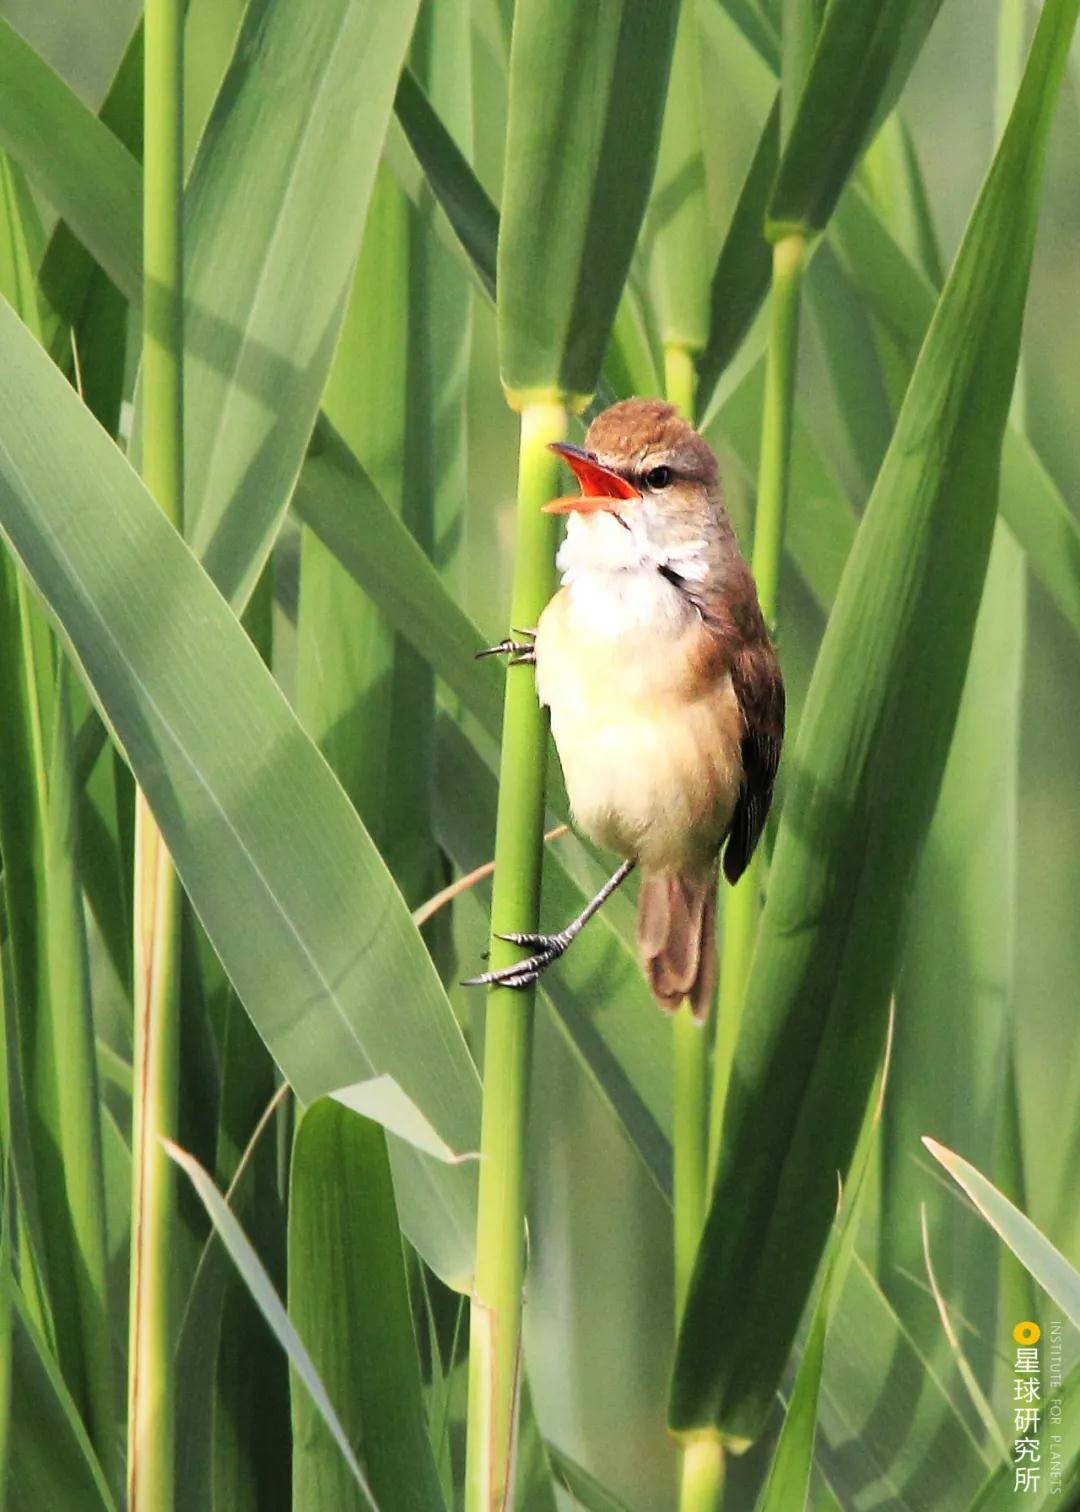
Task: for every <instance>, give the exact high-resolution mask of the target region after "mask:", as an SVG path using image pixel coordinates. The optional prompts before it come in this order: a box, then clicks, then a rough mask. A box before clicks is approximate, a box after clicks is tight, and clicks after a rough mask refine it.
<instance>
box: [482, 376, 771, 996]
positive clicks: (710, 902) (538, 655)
mask: <svg viewBox="0 0 1080 1512" xmlns="http://www.w3.org/2000/svg"><path fill="white" fill-rule="evenodd" d="M552 449H553V450H554V451H556V452H558V453H559V454H560V455H561V456H562V457H564V458H565V460H566V461H567V463H568V464H569V465H570V467H571V468H572V469H573V471H574V473H575V475H576V477H577V480H578V482H579V484H580V486H581V495H580V497H573V498H565V499H556V500H553V501H552V502H551V503H550V504H547V505H545V506H544V507H545V508H546V509H547V510H550V511H557V512H559V513H565V514H567V515H568V521H567V530H566V536H565V539H564V541H563V543H562V546H561V547H560V549H559V553H558V557H557V559H556V561H557V565H558V567H559V570H560V572H561V575H562V586H561V588H560V589H559V591H558V592H557V593H556V594H555V597H554V598H553V599H552V600H551V602H550V603H549V604H548V606H547V608H546V609H545V610H544V612H543V614H542V615H541V617H540V621H539V624H538V625H537V626H536V628H535V630H529V631H518V632H515V633H517V634H523V635H525V636H527V637H528V639H527V640H526V641H516V640H514V639H512V638H508V639H507V640H505V641H503V642H501V643H500V644H499V645H498V646H493V647H491V648H490V650H489V651H487V652H484V653H481V654H483V655H490V654H494V653H496V652H505V653H508V654H509V656H510V659H511V661H512V662H513V663H515V664H520V663H523V662H531V663H534V664H535V669H536V689H537V694H538V696H539V698H540V701H541V703H543V704H546V705H547V707H548V709H549V711H550V715H551V731H552V734H553V736H554V739H555V745H556V749H557V750H558V753H559V759H560V761H561V763H562V768H563V774H564V776H565V779H566V789H567V793H568V794H569V797H570V806H571V810H572V813H573V818H574V823H575V825H576V827H577V828H578V829H580V830H581V831H582V832H583V833H584V834H585V835H587V836H588V837H589V838H590V839H591V840H593V841H595V842H596V843H597V844H598V845H601V846H603V847H605V848H606V849H608V850H612V851H615V852H616V853H617V854H618V855H621V856H622V857H623V858H624V860H623V863H622V865H621V866H620V867H619V869H618V871H616V872H615V874H614V876H613V877H612V878H611V879H610V880H609V881H608V882H607V883H606V884H605V885H604V887H603V888H602V889H601V890H600V892H599V893H598V894H597V895H596V897H595V898H593V899H592V900H591V902H590V903H589V904H588V906H587V907H586V908H585V909H584V910H583V912H582V913H581V914H580V915H579V916H578V917H577V918H576V919H574V920H573V921H572V922H571V923H570V924H568V925H567V926H566V928H565V929H562V930H560V931H559V932H558V933H557V934H551V935H544V934H515V935H504V936H503V938H504V939H509V940H511V941H512V942H513V943H514V944H517V945H519V946H521V947H523V948H527V949H529V950H531V951H532V952H533V954H531V955H530V956H529V957H528V959H526V960H523V961H519V962H518V963H516V964H515V965H512V966H508V967H505V968H503V969H502V970H500V971H488V972H484V973H483V974H482V975H480V976H477V977H473V978H471V979H470V981H471V982H473V983H477V984H479V983H487V982H495V983H500V984H502V985H504V986H509V987H524V986H527V985H528V984H529V983H531V982H534V981H535V980H536V979H537V977H538V976H539V975H540V973H541V972H542V971H544V970H545V969H546V968H547V967H548V966H549V965H551V963H552V962H553V961H555V960H557V959H558V957H559V956H561V955H562V953H563V951H564V950H565V949H566V948H567V946H568V945H569V944H570V942H571V941H572V940H573V939H574V938H575V936H576V935H577V934H578V933H579V932H580V930H581V929H582V927H583V926H584V925H585V924H586V923H587V922H588V920H589V919H590V918H592V916H593V914H594V913H596V911H597V910H598V909H599V908H600V907H601V905H602V904H603V903H604V902H605V901H606V899H607V898H609V897H610V896H611V894H612V893H613V892H614V891H615V889H616V888H617V887H618V886H619V885H620V883H621V882H623V881H624V879H625V878H626V877H627V876H628V875H629V873H630V872H631V870H632V869H633V868H634V867H635V866H637V867H640V869H641V874H642V876H641V897H640V903H639V907H638V929H637V935H638V947H639V953H640V957H641V963H642V967H643V969H644V971H645V974H646V976H647V978H648V981H649V985H650V986H651V988H652V991H653V994H654V996H655V997H656V1000H657V1001H658V1003H659V1004H660V1005H661V1007H663V1008H665V1009H668V1010H674V1009H676V1008H678V1006H679V1004H680V1003H681V1002H682V1001H683V999H684V998H688V999H689V1000H690V1003H691V1005H692V1007H693V1011H694V1013H695V1014H696V1015H697V1016H698V1017H703V1016H704V1015H705V1014H706V1013H707V1012H708V1006H709V1002H710V1000H711V997H712V993H713V987H714V982H715V958H714V946H713V932H714V918H715V906H716V888H717V871H718V867H719V864H720V859H721V855H722V858H723V871H724V875H725V876H726V877H727V879H728V881H729V882H732V883H734V882H736V881H737V880H738V879H739V877H740V876H741V875H742V873H743V872H744V871H745V869H746V866H747V864H748V862H749V860H750V857H751V856H752V855H753V852H754V847H755V846H756V845H757V843H758V841H759V840H760V838H761V832H762V830H763V829H764V826H765V820H766V817H767V815H768V812H769V805H770V803H771V801H772V794H773V783H774V781H775V779H776V772H777V767H778V765H779V762H780V749H781V745H782V743H783V737H784V683H783V678H782V676H781V673H780V664H779V662H778V660H777V656H776V651H775V649H774V648H773V644H772V642H771V640H770V639H769V635H768V631H767V629H766V626H765V622H764V619H763V618H762V614H761V608H760V606H759V604H758V596H757V590H756V588H755V585H754V580H753V577H752V576H751V574H750V569H749V567H748V566H747V565H746V562H745V561H744V560H743V558H742V556H741V555H740V553H739V548H738V544H737V543H736V540H735V532H734V531H733V529H732V527H731V521H730V520H729V518H728V515H727V511H726V510H725V508H724V504H723V499H722V495H721V489H720V483H719V479H718V475H717V465H716V458H715V457H714V456H713V453H712V451H711V450H710V448H709V446H708V445H707V443H706V442H705V441H704V440H703V439H702V437H701V436H700V435H699V434H698V433H697V431H695V430H694V429H693V428H692V427H691V426H690V425H688V424H687V422H686V421H685V420H683V419H682V418H681V417H680V416H679V414H678V413H677V411H676V410H675V408H674V407H673V406H672V405H670V404H665V403H663V402H662V401H660V400H656V399H627V400H624V401H623V402H622V403H620V404H615V405H613V406H612V407H611V408H610V409H608V410H605V411H604V413H603V414H601V415H599V416H597V418H596V419H595V420H594V421H593V423H592V425H591V426H590V427H589V431H588V434H587V435H586V437H585V446H584V449H582V448H580V447H575V446H570V445H566V444H556V445H555V446H553V448H552Z"/></svg>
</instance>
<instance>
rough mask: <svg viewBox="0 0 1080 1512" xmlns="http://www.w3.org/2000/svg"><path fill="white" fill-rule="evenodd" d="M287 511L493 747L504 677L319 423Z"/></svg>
mask: <svg viewBox="0 0 1080 1512" xmlns="http://www.w3.org/2000/svg"><path fill="white" fill-rule="evenodd" d="M292 507H293V512H294V513H295V514H296V516H297V518H298V519H300V520H301V521H302V522H303V523H304V524H305V525H307V526H308V527H310V529H311V530H313V531H314V532H315V533H316V534H317V535H318V536H319V538H320V540H321V541H323V542H324V544H325V545H326V546H327V547H328V548H329V549H330V550H331V551H332V552H333V553H334V556H335V557H336V558H337V559H338V560H339V561H340V562H341V563H342V564H343V565H344V566H345V567H346V569H347V570H348V572H349V573H350V575H351V576H352V577H353V578H355V579H356V581H357V583H359V585H360V587H361V588H363V590H364V592H365V593H367V594H368V595H369V596H370V597H371V599H372V601H373V602H374V603H375V604H376V606H377V607H378V608H379V610H380V611H381V613H382V614H384V615H385V616H386V618H387V620H388V621H389V623H390V624H391V625H392V626H393V628H394V629H395V630H397V631H398V632H399V633H400V634H401V635H403V636H406V637H408V638H409V640H410V642H411V644H412V645H413V646H415V647H416V648H417V649H418V650H419V651H420V652H421V653H422V654H423V655H424V656H426V657H427V659H428V661H429V663H430V665H431V666H432V667H433V668H434V670H435V672H436V674H437V675H438V676H439V677H440V678H442V680H443V681H444V682H445V683H446V685H447V687H448V688H450V689H451V691H452V692H453V693H454V694H455V695H456V696H457V697H458V698H459V699H460V700H461V702H462V704H463V705H464V707H465V708H467V709H468V710H469V711H470V712H471V713H472V714H474V715H475V716H476V717H477V719H478V720H479V721H480V723H481V725H482V726H483V727H484V729H485V730H486V731H487V732H488V734H489V735H491V736H492V738H493V739H496V740H497V739H498V737H499V731H500V729H501V727H502V691H501V683H502V678H501V677H500V675H499V672H498V669H497V668H495V667H494V666H492V665H491V663H490V661H487V662H483V661H481V662H477V661H476V660H475V657H476V653H477V652H478V651H481V650H483V648H484V639H483V637H482V636H481V634H480V632H479V630H477V629H476V627H475V625H473V623H472V621H471V620H470V619H469V618H468V616H467V615H466V614H465V613H464V612H463V611H462V610H461V609H460V608H459V607H458V606H457V604H456V603H455V602H454V600H453V599H452V598H451V597H450V595H449V593H448V592H447V590H446V588H445V587H444V585H443V583H442V581H441V580H440V578H439V574H438V572H437V571H436V570H435V568H434V566H433V565H432V563H431V562H430V561H429V560H428V558H427V557H426V556H425V555H424V553H423V551H422V550H421V548H420V546H419V545H418V544H417V542H416V540H415V539H414V538H413V536H411V535H410V534H409V532H408V530H407V529H406V527H405V525H404V523H403V521H402V520H401V519H400V517H399V516H397V515H395V514H394V512H393V511H392V510H391V509H390V507H389V506H388V505H387V503H386V501H385V500H384V499H383V497H382V495H381V494H380V493H379V491H378V489H377V488H376V487H375V484H374V483H373V482H372V480H371V479H370V478H369V477H368V475H367V473H366V472H365V471H364V469H363V468H362V467H361V465H360V463H359V462H358V461H357V459H356V457H355V456H354V454H353V453H352V451H351V450H350V448H349V447H348V446H347V445H346V444H345V442H344V441H343V440H342V438H341V436H339V435H338V433H337V432H336V431H335V430H334V427H333V426H332V425H331V424H330V422H329V421H328V420H327V419H326V418H325V416H320V418H319V422H318V424H317V425H316V427H315V432H314V434H313V436H312V440H311V446H310V448H309V450H308V455H307V460H306V462H305V463H304V467H303V471H302V472H301V474H300V480H299V482H298V483H297V486H296V492H295V493H294V495H293V500H292Z"/></svg>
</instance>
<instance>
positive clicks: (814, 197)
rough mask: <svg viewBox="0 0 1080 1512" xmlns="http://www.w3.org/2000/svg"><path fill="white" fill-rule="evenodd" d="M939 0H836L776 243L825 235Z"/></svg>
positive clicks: (781, 182)
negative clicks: (867, 0) (869, 1)
mask: <svg viewBox="0 0 1080 1512" xmlns="http://www.w3.org/2000/svg"><path fill="white" fill-rule="evenodd" d="M940 4H941V0H881V3H880V4H878V5H865V4H864V3H863V0H832V4H831V5H830V6H829V8H828V10H827V11H826V14H825V20H824V22H823V24H822V28H821V32H820V34H819V36H818V40H817V46H816V48H815V49H814V55H813V59H812V60H811V63H810V72H809V75H808V77H807V80H806V85H805V88H804V89H803V92H802V97H801V98H800V100H799V107H798V111H797V112H796V115H795V119H794V121H793V123H792V127H791V132H790V134H789V136H788V138H787V141H786V143H785V145H784V151H783V155H782V156H781V159H780V166H779V168H778V169H777V174H776V182H775V184H774V186H773V192H772V199H771V200H770V202H769V208H768V212H767V216H766V230H767V233H768V236H769V239H770V240H771V241H779V239H780V238H781V237H782V236H785V235H787V234H789V233H791V232H801V233H803V234H804V235H807V236H812V235H814V234H816V233H817V232H819V231H822V230H824V228H825V226H826V225H827V224H828V221H829V216H830V215H831V214H832V211H833V207H834V206H835V204H836V202H837V200H838V199H839V197H840V192H841V190H842V189H843V187H844V185H845V183H846V182H847V179H848V175H849V174H850V173H851V170H852V169H853V168H854V167H855V164H856V162H857V161H858V158H859V155H860V153H861V152H862V149H863V146H864V144H865V143H866V142H867V141H868V140H869V138H870V136H871V134H872V132H873V130H874V127H875V125H876V123H877V122H878V121H880V120H881V119H882V118H883V116H884V115H885V114H886V112H887V111H888V109H889V107H890V105H891V104H892V101H893V100H894V99H895V98H896V96H897V95H898V94H899V92H900V89H901V88H902V86H903V83H904V80H905V79H906V77H907V74H908V71H909V69H910V68H911V65H912V63H914V61H915V57H916V55H917V54H918V52H919V49H920V48H921V47H922V44H923V41H924V39H925V37H926V34H927V33H928V32H929V30H930V27H931V26H932V24H933V21H934V18H935V16H936V15H937V13H938V9H939V7H940Z"/></svg>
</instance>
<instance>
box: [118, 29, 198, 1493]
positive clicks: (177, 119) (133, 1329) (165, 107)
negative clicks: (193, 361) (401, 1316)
mask: <svg viewBox="0 0 1080 1512" xmlns="http://www.w3.org/2000/svg"><path fill="white" fill-rule="evenodd" d="M183 9H184V7H183V0H147V5H146V12H145V49H146V51H145V75H144V77H145V101H146V104H145V157H144V163H145V167H144V176H143V181H144V190H143V269H144V272H143V349H142V380H141V381H142V417H143V428H142V438H141V439H142V474H143V479H144V481H145V483H146V486H147V488H148V489H149V490H150V492H151V493H152V494H153V496H154V498H155V499H156V500H157V502H158V504H159V506H160V507H161V509H162V510H163V511H164V512H165V514H166V516H167V517H168V519H169V520H171V521H172V523H173V524H174V525H175V526H177V528H179V527H180V525H181V523H182V517H183V252H182V239H181V225H182V213H183ZM134 914H135V973H134V975H135V987H134V996H135V1061H134V1069H135V1102H134V1112H133V1125H132V1129H133V1141H132V1164H133V1181H132V1223H131V1236H132V1239H131V1313H130V1320H129V1347H128V1507H129V1512H168V1509H169V1508H171V1507H172V1505H173V1480H174V1473H173V1419H174V1380H173V1344H174V1327H173V1321H174V1319H173V1308H174V1299H173V1296H172V1286H171V1275H170V1270H171V1266H170V1248H171V1242H172V1238H173V1216H174V1187H173V1176H172V1163H171V1162H170V1160H169V1159H168V1157H167V1156H166V1154H165V1152H164V1149H163V1148H162V1144H161V1140H162V1136H172V1135H174V1134H175V1130H176V1111H177V1093H178V1088H177V1066H178V1057H177V1049H178V1038H179V1024H178V1012H179V994H178V985H179V984H178V970H179V926H180V889H179V884H178V882H177V878H176V874H175V872H174V870H173V866H172V862H171V860H170V858H169V854H168V851H167V850H166V848H165V842H164V840H163V839H162V836H161V832H160V830H159V829H158V827H157V824H156V822H155V820H154V818H153V815H152V814H151V813H150V809H149V806H148V805H147V803H146V800H145V798H144V797H143V795H142V794H141V793H139V794H137V795H136V807H135V887H134Z"/></svg>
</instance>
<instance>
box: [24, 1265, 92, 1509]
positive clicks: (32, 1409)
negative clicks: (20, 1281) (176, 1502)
mask: <svg viewBox="0 0 1080 1512" xmlns="http://www.w3.org/2000/svg"><path fill="white" fill-rule="evenodd" d="M0 1285H3V1287H4V1288H5V1290H6V1291H7V1293H8V1296H9V1298H10V1303H11V1422H10V1424H9V1430H8V1471H7V1500H6V1502H5V1506H6V1507H7V1508H8V1509H9V1512H41V1508H43V1507H63V1508H64V1512H68V1509H70V1512H102V1509H108V1512H115V1507H116V1503H115V1502H114V1501H113V1498H112V1494H111V1493H110V1491H109V1487H108V1483H107V1482H106V1480H105V1476H104V1475H103V1474H102V1471H101V1466H100V1465H99V1464H98V1462H97V1460H96V1459H95V1457H94V1451H93V1449H92V1448H91V1446H90V1441H89V1439H88V1438H87V1436H86V1430H85V1429H84V1428H83V1425H82V1422H81V1420H80V1418H79V1414H78V1412H77V1411H76V1409H75V1404H74V1403H73V1402H72V1400H71V1397H70V1396H69V1395H68V1392H67V1388H66V1387H65V1385H64V1382H63V1378H62V1377H61V1375H60V1371H59V1369H58V1368H57V1365H56V1362H55V1360H54V1359H53V1358H52V1355H51V1353H50V1352H49V1350H48V1348H47V1347H46V1345H45V1343H44V1341H43V1340H42V1338H41V1336H40V1335H39V1333H38V1331H37V1329H36V1328H35V1326H34V1324H33V1322H32V1321H31V1317H30V1313H29V1310H28V1308H27V1305H26V1302H25V1300H24V1298H23V1296H22V1293H21V1292H20V1291H19V1288H18V1287H17V1286H16V1284H15V1281H14V1279H13V1278H12V1276H11V1275H10V1274H5V1275H4V1276H3V1277H2V1278H0Z"/></svg>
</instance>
